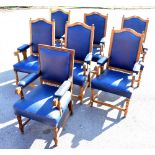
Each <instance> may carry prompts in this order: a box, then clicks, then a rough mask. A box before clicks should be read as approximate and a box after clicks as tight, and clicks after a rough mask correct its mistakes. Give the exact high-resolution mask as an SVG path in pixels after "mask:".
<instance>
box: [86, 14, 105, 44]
mask: <svg viewBox="0 0 155 155" xmlns="http://www.w3.org/2000/svg"><path fill="white" fill-rule="evenodd" d="M86 24H87V25H89V26H92V24H94V26H95V33H94V44H100V41H101V39H102V38H103V37H104V32H105V24H106V19H105V18H103V17H102V16H99V15H97V14H92V15H89V16H86Z"/></svg>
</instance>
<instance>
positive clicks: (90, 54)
mask: <svg viewBox="0 0 155 155" xmlns="http://www.w3.org/2000/svg"><path fill="white" fill-rule="evenodd" d="M91 60H92V53H88V54H87V55H86V57H85V59H84V61H85V62H86V63H87V64H90V62H91Z"/></svg>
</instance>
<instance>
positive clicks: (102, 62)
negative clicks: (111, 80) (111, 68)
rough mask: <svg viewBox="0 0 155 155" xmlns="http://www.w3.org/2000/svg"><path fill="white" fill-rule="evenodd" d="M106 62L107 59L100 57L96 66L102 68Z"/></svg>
mask: <svg viewBox="0 0 155 155" xmlns="http://www.w3.org/2000/svg"><path fill="white" fill-rule="evenodd" d="M107 61H108V58H107V57H101V58H100V59H99V60H98V61H97V64H98V65H100V66H103V65H104V64H105V63H106V62H107Z"/></svg>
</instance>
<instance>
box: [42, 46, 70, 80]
mask: <svg viewBox="0 0 155 155" xmlns="http://www.w3.org/2000/svg"><path fill="white" fill-rule="evenodd" d="M40 68H41V74H42V79H43V80H50V81H54V82H58V83H62V82H64V81H65V80H68V78H69V76H70V53H69V52H63V51H59V52H58V51H56V50H52V49H47V48H44V47H42V48H40Z"/></svg>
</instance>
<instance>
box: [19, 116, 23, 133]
mask: <svg viewBox="0 0 155 155" xmlns="http://www.w3.org/2000/svg"><path fill="white" fill-rule="evenodd" d="M17 120H18V124H19V129H20V131H21V133H22V134H23V133H24V126H23V124H22V118H21V116H17Z"/></svg>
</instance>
